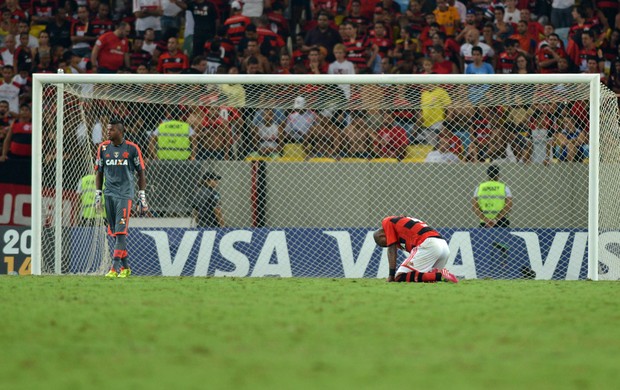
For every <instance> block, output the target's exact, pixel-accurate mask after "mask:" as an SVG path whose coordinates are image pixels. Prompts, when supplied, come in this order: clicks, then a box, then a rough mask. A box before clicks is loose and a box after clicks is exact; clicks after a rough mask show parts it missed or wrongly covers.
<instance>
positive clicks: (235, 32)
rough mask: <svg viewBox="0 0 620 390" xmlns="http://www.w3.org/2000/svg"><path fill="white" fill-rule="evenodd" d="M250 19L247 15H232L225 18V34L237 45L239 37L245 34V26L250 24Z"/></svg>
mask: <svg viewBox="0 0 620 390" xmlns="http://www.w3.org/2000/svg"><path fill="white" fill-rule="evenodd" d="M251 23H252V21H251V20H250V18H248V17H247V16H243V15H233V16H231V17H230V18H228V19H226V21H225V22H224V26H225V27H226V34H227V35H228V38H229V39H230V40H231V41H232V42H233V43H234V44H235V45H238V44H239V41H241V38H243V37H244V36H245V28H246V27H247V26H248V25H249V24H251Z"/></svg>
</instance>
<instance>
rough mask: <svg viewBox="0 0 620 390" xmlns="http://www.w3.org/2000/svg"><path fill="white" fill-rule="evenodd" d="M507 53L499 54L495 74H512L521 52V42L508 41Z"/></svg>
mask: <svg viewBox="0 0 620 390" xmlns="http://www.w3.org/2000/svg"><path fill="white" fill-rule="evenodd" d="M505 47H506V51H503V52H501V53H499V55H498V56H497V66H496V67H495V73H503V74H508V73H512V68H513V66H514V63H515V59H516V58H517V54H519V52H518V51H517V49H518V48H519V41H517V40H516V39H507V40H506V46H505Z"/></svg>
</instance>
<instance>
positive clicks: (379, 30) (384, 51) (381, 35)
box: [369, 23, 394, 58]
mask: <svg viewBox="0 0 620 390" xmlns="http://www.w3.org/2000/svg"><path fill="white" fill-rule="evenodd" d="M369 35H370V39H369V42H370V44H371V45H376V46H377V47H378V48H379V55H380V56H381V58H385V57H392V54H393V50H394V42H393V41H392V40H391V39H390V37H389V36H388V34H387V29H386V27H385V24H383V23H375V25H374V29H373V30H372V31H371V32H370V34H369Z"/></svg>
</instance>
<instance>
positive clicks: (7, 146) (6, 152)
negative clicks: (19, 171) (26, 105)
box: [0, 126, 13, 162]
mask: <svg viewBox="0 0 620 390" xmlns="http://www.w3.org/2000/svg"><path fill="white" fill-rule="evenodd" d="M11 138H13V129H12V126H10V127H9V129H8V130H7V132H6V136H5V137H4V143H2V155H0V162H4V161H6V159H7V158H8V155H9V149H10V147H11Z"/></svg>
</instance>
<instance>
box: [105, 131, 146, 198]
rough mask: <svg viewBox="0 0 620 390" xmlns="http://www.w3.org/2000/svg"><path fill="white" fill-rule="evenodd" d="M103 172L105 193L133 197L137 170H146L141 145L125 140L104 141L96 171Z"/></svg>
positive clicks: (118, 196) (120, 196) (113, 195)
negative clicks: (118, 142)
mask: <svg viewBox="0 0 620 390" xmlns="http://www.w3.org/2000/svg"><path fill="white" fill-rule="evenodd" d="M99 170H100V171H101V172H102V173H103V180H104V182H105V185H104V195H105V196H112V197H117V198H124V199H133V197H134V194H135V190H136V188H135V187H136V184H135V177H134V175H135V172H140V171H142V170H144V160H143V159H142V152H141V151H140V147H139V146H138V145H136V144H134V143H133V142H129V141H126V140H123V142H121V143H120V145H114V144H113V143H112V142H111V141H104V142H102V143H101V144H100V145H99V149H98V150H97V161H96V163H95V171H99Z"/></svg>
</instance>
